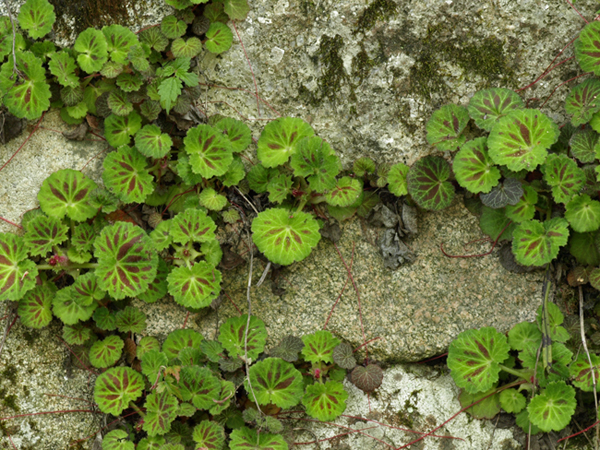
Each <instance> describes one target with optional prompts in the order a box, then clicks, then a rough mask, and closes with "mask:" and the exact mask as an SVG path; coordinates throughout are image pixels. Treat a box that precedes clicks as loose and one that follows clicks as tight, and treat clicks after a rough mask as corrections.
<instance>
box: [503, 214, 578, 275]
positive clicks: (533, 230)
mask: <svg viewBox="0 0 600 450" xmlns="http://www.w3.org/2000/svg"><path fill="white" fill-rule="evenodd" d="M568 240H569V227H568V223H567V221H566V220H565V219H563V218H560V217H555V218H554V219H550V220H547V221H545V222H544V223H540V222H539V221H537V220H527V221H525V222H521V223H520V224H519V226H518V227H517V228H516V229H515V231H514V232H513V243H512V250H513V254H514V255H515V259H516V260H517V262H518V263H519V264H522V265H524V266H543V265H544V264H547V263H549V262H550V261H552V260H553V259H554V258H556V256H557V255H558V251H559V250H560V247H562V246H563V245H565V244H566V243H567V241H568Z"/></svg>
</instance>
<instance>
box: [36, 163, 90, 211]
mask: <svg viewBox="0 0 600 450" xmlns="http://www.w3.org/2000/svg"><path fill="white" fill-rule="evenodd" d="M96 187H97V186H96V183H94V182H93V181H92V180H90V179H89V178H87V177H86V176H85V175H84V174H82V173H81V172H79V171H77V170H72V169H63V170H59V171H56V172H54V173H53V174H52V175H50V176H49V177H48V178H46V179H45V180H44V182H43V183H42V187H41V188H40V192H39V193H38V196H37V197H38V200H39V202H40V207H41V208H42V211H44V213H46V215H48V216H50V217H55V218H58V219H62V218H63V217H65V216H67V217H69V218H70V219H73V220H75V221H77V222H83V221H84V220H87V219H89V218H91V217H93V216H94V215H95V214H96V209H95V208H94V207H93V206H92V205H90V203H89V199H90V193H91V192H92V191H93V190H94V189H96Z"/></svg>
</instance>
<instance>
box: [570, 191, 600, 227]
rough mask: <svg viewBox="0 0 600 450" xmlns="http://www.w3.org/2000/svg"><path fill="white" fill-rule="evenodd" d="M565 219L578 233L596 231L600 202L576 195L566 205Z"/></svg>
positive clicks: (587, 196) (599, 217)
mask: <svg viewBox="0 0 600 450" xmlns="http://www.w3.org/2000/svg"><path fill="white" fill-rule="evenodd" d="M565 219H567V220H568V221H569V224H570V225H571V227H572V228H573V229H574V230H575V231H577V232H578V233H586V232H588V231H596V230H597V229H598V228H600V202H598V201H597V200H592V199H591V198H590V196H589V195H585V194H584V195H577V196H576V197H574V198H573V200H571V201H570V202H569V203H567V209H566V211H565Z"/></svg>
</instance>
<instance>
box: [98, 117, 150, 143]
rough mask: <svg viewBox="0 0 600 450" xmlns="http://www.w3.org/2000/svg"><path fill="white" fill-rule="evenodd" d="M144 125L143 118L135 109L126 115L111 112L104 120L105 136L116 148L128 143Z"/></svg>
mask: <svg viewBox="0 0 600 450" xmlns="http://www.w3.org/2000/svg"><path fill="white" fill-rule="evenodd" d="M141 126H142V118H141V117H140V115H139V114H138V113H136V112H135V111H134V112H132V113H130V114H129V115H127V116H125V117H121V116H117V115H116V114H111V115H110V116H108V117H107V118H106V120H105V121H104V137H105V138H106V140H107V141H108V143H109V144H110V145H111V146H112V147H115V148H118V147H120V146H121V145H128V144H129V140H130V138H131V136H133V135H134V134H135V133H137V132H138V130H139V129H140V127H141Z"/></svg>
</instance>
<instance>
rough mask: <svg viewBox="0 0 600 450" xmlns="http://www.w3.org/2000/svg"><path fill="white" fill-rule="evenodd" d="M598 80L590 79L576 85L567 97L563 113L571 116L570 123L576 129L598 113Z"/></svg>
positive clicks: (599, 86)
mask: <svg viewBox="0 0 600 450" xmlns="http://www.w3.org/2000/svg"><path fill="white" fill-rule="evenodd" d="M598 95H600V80H597V79H595V78H591V79H589V80H585V81H584V82H583V83H581V84H578V85H577V86H575V87H574V88H573V89H571V92H570V93H569V95H568V96H567V99H566V101H565V111H566V112H567V114H573V117H572V118H571V123H572V124H573V126H575V127H577V126H579V125H581V124H584V123H586V122H589V121H590V119H591V118H592V116H593V115H594V114H595V113H597V112H598V111H600V99H598V98H597V97H598Z"/></svg>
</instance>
